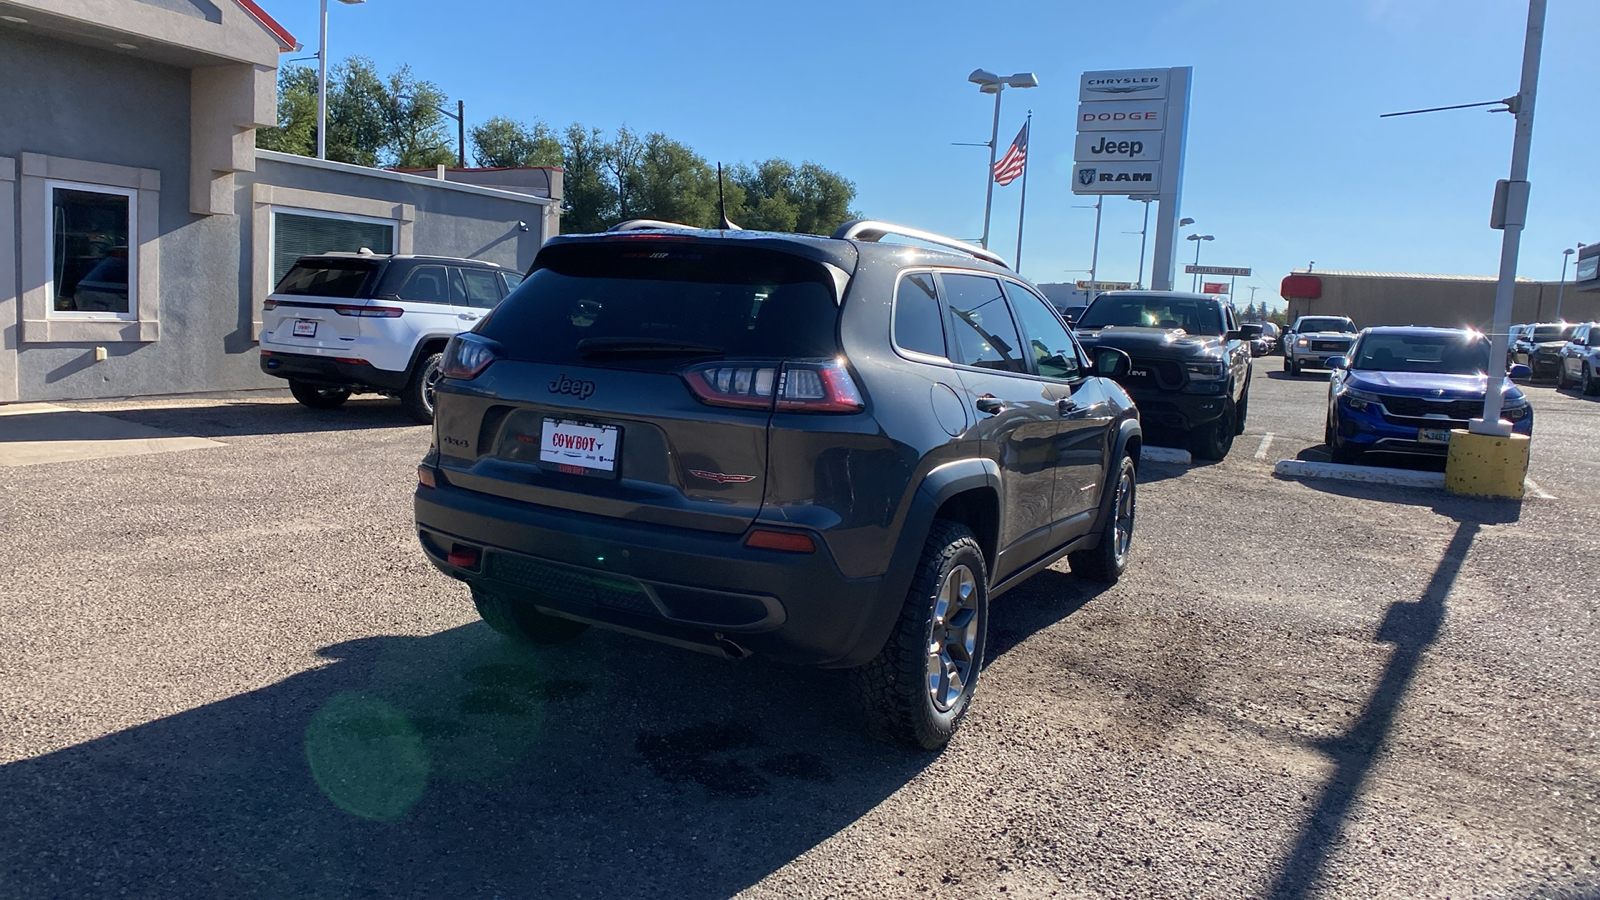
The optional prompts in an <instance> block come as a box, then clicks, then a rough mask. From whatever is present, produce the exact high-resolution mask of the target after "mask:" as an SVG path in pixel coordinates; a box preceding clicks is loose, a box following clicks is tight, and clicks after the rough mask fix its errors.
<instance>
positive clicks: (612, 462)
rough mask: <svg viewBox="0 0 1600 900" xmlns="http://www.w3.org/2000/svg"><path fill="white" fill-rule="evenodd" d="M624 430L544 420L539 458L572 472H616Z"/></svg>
mask: <svg viewBox="0 0 1600 900" xmlns="http://www.w3.org/2000/svg"><path fill="white" fill-rule="evenodd" d="M621 440H622V429H621V428H619V427H617V426H616V425H597V424H594V423H592V422H576V421H573V420H571V419H551V418H546V419H545V420H544V429H543V431H542V433H541V434H540V438H539V461H540V462H542V463H546V464H549V465H553V466H555V467H556V468H558V469H560V470H561V471H563V472H571V473H572V474H578V475H588V474H595V475H600V474H613V473H615V472H616V471H617V448H618V446H619V445H620V444H621Z"/></svg>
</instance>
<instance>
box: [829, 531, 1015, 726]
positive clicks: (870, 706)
mask: <svg viewBox="0 0 1600 900" xmlns="http://www.w3.org/2000/svg"><path fill="white" fill-rule="evenodd" d="M958 566H966V567H967V568H968V569H969V570H970V571H971V573H972V574H973V575H974V576H975V582H976V590H975V592H974V594H973V600H974V601H975V604H974V606H973V608H974V610H975V613H976V615H977V618H978V622H977V629H978V630H977V635H978V637H977V648H976V651H975V652H974V653H973V655H972V659H971V664H970V668H969V675H970V677H969V678H968V679H967V680H966V682H965V684H964V685H963V688H962V691H961V694H960V697H959V699H958V700H957V701H956V702H955V703H953V704H952V705H951V707H950V708H949V709H948V710H944V711H941V710H939V709H938V708H937V707H936V706H935V705H934V702H933V697H932V695H931V693H930V691H929V686H928V658H929V653H930V649H931V648H932V646H933V629H934V621H933V619H934V610H935V607H936V604H937V601H938V599H939V592H940V590H941V589H942V588H943V587H944V585H945V580H946V577H947V576H949V575H950V574H951V573H952V572H953V571H954V570H955V569H956V568H957V567H958ZM988 619H989V570H988V566H987V564H986V563H985V562H984V558H983V549H982V548H981V547H980V546H979V545H978V539H977V538H976V537H974V536H973V534H972V531H971V530H969V529H968V528H967V526H965V525H962V524H960V523H958V522H950V521H946V520H944V519H937V520H935V521H934V523H933V528H932V529H931V530H930V531H929V533H928V540H927V542H926V543H925V544H924V545H923V549H922V558H921V559H920V560H919V562H918V563H917V572H916V575H915V577H913V578H912V580H911V589H910V590H909V591H907V592H906V600H905V604H904V606H903V607H902V608H901V610H900V618H899V619H898V620H897V621H896V622H895V626H894V630H893V631H892V632H890V634H889V640H888V641H887V642H886V643H885V644H884V645H883V649H882V650H880V651H878V655H877V656H875V657H873V658H872V659H871V660H870V661H868V662H867V664H866V665H864V666H861V667H860V668H858V669H856V670H855V671H854V672H853V673H852V675H853V678H854V680H855V683H856V689H857V691H858V692H859V694H860V697H861V703H862V706H863V709H864V712H865V714H866V717H867V727H868V730H869V731H870V732H871V733H872V734H873V736H875V737H877V738H879V739H882V740H886V741H889V742H890V743H894V744H898V745H900V746H902V747H906V748H908V749H912V750H938V749H940V748H942V747H943V746H944V745H945V744H947V743H949V741H950V736H951V735H952V734H954V733H955V730H956V728H957V727H958V726H959V725H960V724H961V719H962V717H963V716H965V715H966V712H967V708H968V706H969V705H970V704H971V702H972V695H973V693H974V691H975V690H976V688H977V685H978V673H979V672H980V671H981V670H982V668H983V653H984V643H985V642H986V641H987V639H988V628H989V622H988Z"/></svg>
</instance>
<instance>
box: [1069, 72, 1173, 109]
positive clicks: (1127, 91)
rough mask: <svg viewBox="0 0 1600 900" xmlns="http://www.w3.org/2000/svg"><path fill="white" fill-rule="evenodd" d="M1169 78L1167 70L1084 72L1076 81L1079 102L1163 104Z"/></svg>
mask: <svg viewBox="0 0 1600 900" xmlns="http://www.w3.org/2000/svg"><path fill="white" fill-rule="evenodd" d="M1170 78H1171V74H1170V73H1169V72H1168V70H1166V69H1123V70H1121V71H1116V72H1085V73H1083V76H1082V77H1081V78H1079V79H1078V99H1079V100H1081V101H1084V102H1089V101H1094V100H1164V99H1166V96H1167V81H1168V79H1170Z"/></svg>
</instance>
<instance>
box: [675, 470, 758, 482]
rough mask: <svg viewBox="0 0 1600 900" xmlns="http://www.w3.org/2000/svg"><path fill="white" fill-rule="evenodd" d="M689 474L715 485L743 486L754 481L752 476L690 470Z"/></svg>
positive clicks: (754, 478)
mask: <svg viewBox="0 0 1600 900" xmlns="http://www.w3.org/2000/svg"><path fill="white" fill-rule="evenodd" d="M689 474H690V475H693V476H694V477H696V478H704V479H705V480H707V481H715V482H716V483H717V484H745V483H746V482H751V481H755V480H756V477H755V476H754V475H728V474H726V473H724V472H707V471H705V470H703V469H690V470H689Z"/></svg>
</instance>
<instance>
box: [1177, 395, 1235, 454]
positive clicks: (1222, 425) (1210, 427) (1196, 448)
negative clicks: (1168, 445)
mask: <svg viewBox="0 0 1600 900" xmlns="http://www.w3.org/2000/svg"><path fill="white" fill-rule="evenodd" d="M1238 412H1239V411H1238V409H1237V408H1236V407H1235V406H1234V405H1233V403H1232V402H1229V403H1228V407H1227V409H1226V410H1224V411H1223V413H1222V415H1221V417H1219V418H1218V419H1217V420H1216V421H1214V422H1210V423H1207V424H1205V425H1202V426H1200V427H1199V428H1196V429H1194V430H1193V431H1191V432H1189V452H1190V453H1193V454H1194V455H1195V458H1196V459H1209V460H1219V459H1223V458H1224V457H1226V456H1227V455H1228V451H1229V450H1232V449H1233V439H1234V437H1235V436H1237V435H1238V431H1237V430H1235V426H1234V424H1233V422H1234V419H1235V417H1236V416H1237V415H1238Z"/></svg>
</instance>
